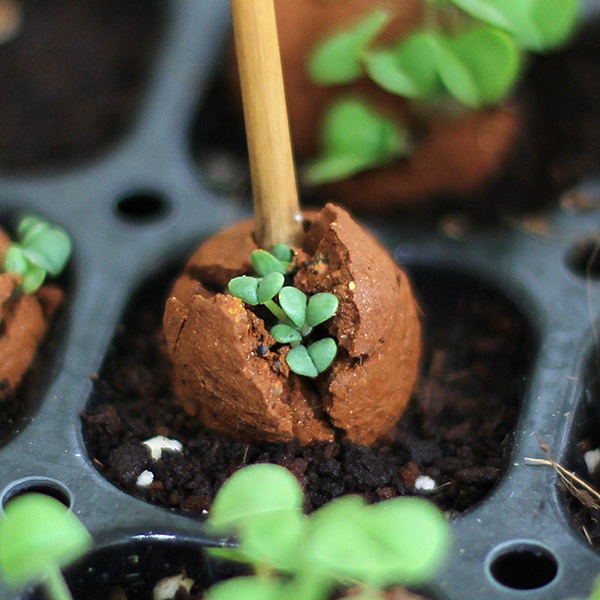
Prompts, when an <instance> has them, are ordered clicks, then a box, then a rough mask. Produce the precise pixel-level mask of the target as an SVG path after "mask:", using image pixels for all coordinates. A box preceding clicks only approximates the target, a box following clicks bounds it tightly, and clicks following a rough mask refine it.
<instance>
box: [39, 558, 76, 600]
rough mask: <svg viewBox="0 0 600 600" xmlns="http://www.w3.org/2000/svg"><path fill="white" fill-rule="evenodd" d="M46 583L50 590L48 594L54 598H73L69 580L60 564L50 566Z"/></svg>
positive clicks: (56, 599)
mask: <svg viewBox="0 0 600 600" xmlns="http://www.w3.org/2000/svg"><path fill="white" fill-rule="evenodd" d="M44 585H45V587H46V591H47V592H48V596H49V597H50V598H51V599H52V600H73V596H71V592H70V591H69V588H68V587H67V582H66V581H65V578H64V577H63V574H62V573H61V570H60V569H59V568H58V565H52V566H51V567H50V568H49V570H48V573H47V574H46V578H45V580H44Z"/></svg>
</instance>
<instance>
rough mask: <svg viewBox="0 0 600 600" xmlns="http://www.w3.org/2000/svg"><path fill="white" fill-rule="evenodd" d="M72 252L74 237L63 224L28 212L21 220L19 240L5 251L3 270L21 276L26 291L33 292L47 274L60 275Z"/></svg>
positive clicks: (22, 285) (18, 231)
mask: <svg viewBox="0 0 600 600" xmlns="http://www.w3.org/2000/svg"><path fill="white" fill-rule="evenodd" d="M71 251H72V243H71V238H70V237H69V235H68V234H67V232H66V231H65V230H64V229H62V227H58V226H56V225H52V224H51V223H49V222H48V221H46V220H45V219H42V218H40V217H37V216H34V215H29V216H26V217H24V218H23V219H22V220H21V221H20V222H19V225H18V227H17V240H16V241H15V242H14V243H13V244H11V245H10V247H9V248H8V250H7V252H6V257H5V260H4V271H5V272H8V273H16V274H17V275H20V276H21V287H22V288H23V291H24V292H25V293H26V294H33V293H35V292H36V291H37V290H38V289H39V288H40V287H41V286H42V284H43V283H44V281H45V279H46V277H47V276H51V277H56V276H57V275H60V273H61V272H62V271H63V269H64V268H65V266H66V264H67V262H68V261H69V258H70V257H71Z"/></svg>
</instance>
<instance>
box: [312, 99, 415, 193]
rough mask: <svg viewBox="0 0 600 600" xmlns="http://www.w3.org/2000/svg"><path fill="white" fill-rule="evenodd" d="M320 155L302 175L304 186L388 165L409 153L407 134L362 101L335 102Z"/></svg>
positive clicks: (327, 122) (322, 134) (324, 131)
mask: <svg viewBox="0 0 600 600" xmlns="http://www.w3.org/2000/svg"><path fill="white" fill-rule="evenodd" d="M321 147H322V155H321V156H320V157H319V158H317V159H316V160H314V161H313V162H311V163H309V164H308V165H307V167H306V168H305V170H304V172H303V178H304V180H305V182H306V183H308V184H311V185H322V184H324V183H330V182H332V181H336V180H338V179H342V178H344V177H347V176H350V175H354V174H356V173H359V172H361V171H365V170H368V169H370V168H374V167H378V166H381V165H384V164H387V163H389V162H390V161H392V160H393V159H394V158H397V157H402V156H406V155H407V154H408V153H409V140H408V133H407V131H406V130H405V129H403V128H401V127H399V126H398V125H397V124H396V123H395V122H394V121H392V120H391V119H388V118H386V117H384V116H381V115H379V114H378V113H376V112H375V111H373V110H372V109H371V107H370V106H369V105H368V104H367V103H366V102H363V101H362V100H359V99H356V98H347V99H344V100H340V101H339V102H336V103H334V104H333V105H332V106H331V107H330V109H329V110H328V111H327V114H326V115H325V119H324V121H323V125H322V128H321Z"/></svg>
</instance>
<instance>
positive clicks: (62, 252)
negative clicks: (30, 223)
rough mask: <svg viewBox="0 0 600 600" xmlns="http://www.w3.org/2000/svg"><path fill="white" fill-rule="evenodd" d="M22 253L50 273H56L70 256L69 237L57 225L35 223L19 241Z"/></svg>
mask: <svg viewBox="0 0 600 600" xmlns="http://www.w3.org/2000/svg"><path fill="white" fill-rule="evenodd" d="M21 248H22V250H23V254H24V255H25V256H26V257H27V259H28V260H30V261H31V262H32V263H33V264H34V265H37V266H38V267H41V268H42V269H44V270H45V271H47V272H48V273H49V274H50V275H58V274H59V273H60V272H61V271H62V270H63V269H64V268H65V265H66V264H67V261H68V260H69V257H70V256H71V250H72V247H71V238H70V237H69V236H68V235H67V233H66V232H65V231H64V230H62V229H60V228H58V227H43V224H40V225H36V226H34V227H33V228H32V229H30V230H29V231H28V232H27V234H26V236H25V238H24V239H23V242H22V243H21Z"/></svg>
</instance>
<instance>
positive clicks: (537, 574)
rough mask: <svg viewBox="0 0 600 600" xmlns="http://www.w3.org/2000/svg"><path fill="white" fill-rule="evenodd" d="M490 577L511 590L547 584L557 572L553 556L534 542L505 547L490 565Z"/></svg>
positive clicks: (531, 588)
mask: <svg viewBox="0 0 600 600" xmlns="http://www.w3.org/2000/svg"><path fill="white" fill-rule="evenodd" d="M490 572H491V574H492V577H493V578H494V579H495V580H496V581H497V582H498V583H499V584H501V585H503V586H505V587H507V588H511V589H513V590H534V589H538V588H541V587H544V586H545V585H548V584H549V583H550V582H551V581H552V580H553V579H554V578H555V577H556V573H557V572H558V564H557V562H556V559H555V558H554V556H553V555H552V554H551V553H550V552H549V551H548V550H546V549H545V548H542V547H541V546H537V545H535V544H519V545H518V546H513V547H512V548H507V549H505V550H504V551H503V552H502V553H501V554H498V556H496V557H495V558H494V559H493V560H492V562H491V565H490Z"/></svg>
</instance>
